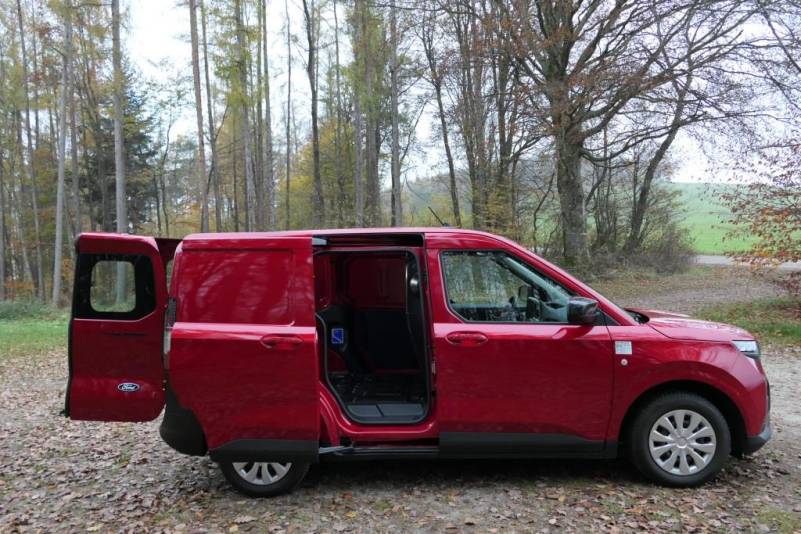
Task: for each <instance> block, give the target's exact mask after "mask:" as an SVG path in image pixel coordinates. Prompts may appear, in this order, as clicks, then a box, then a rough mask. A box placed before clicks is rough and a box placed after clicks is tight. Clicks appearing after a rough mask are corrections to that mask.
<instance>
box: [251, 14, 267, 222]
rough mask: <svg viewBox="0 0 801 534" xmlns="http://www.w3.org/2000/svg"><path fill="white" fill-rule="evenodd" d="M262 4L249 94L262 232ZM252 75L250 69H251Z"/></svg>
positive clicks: (263, 215) (263, 197)
mask: <svg viewBox="0 0 801 534" xmlns="http://www.w3.org/2000/svg"><path fill="white" fill-rule="evenodd" d="M262 7H263V6H262V3H261V2H260V1H259V2H257V4H256V8H257V9H256V19H257V21H256V25H257V28H258V35H257V37H256V80H255V82H254V83H253V84H252V85H251V94H252V95H253V99H254V100H255V101H256V106H255V107H256V109H255V121H254V122H255V123H256V139H255V140H254V150H255V159H256V170H255V172H254V183H255V193H256V195H255V196H256V230H258V231H259V232H263V231H264V229H265V225H266V224H267V216H266V203H265V202H264V200H265V194H264V114H263V113H264V107H263V105H262V94H261V91H262V87H263V83H264V79H263V77H262V76H263V74H262V71H261V67H262V57H261V56H262V50H263V47H262V44H263V43H262V36H263V34H264V31H263V28H262V21H263V17H262V13H261V12H262ZM251 73H252V68H251Z"/></svg>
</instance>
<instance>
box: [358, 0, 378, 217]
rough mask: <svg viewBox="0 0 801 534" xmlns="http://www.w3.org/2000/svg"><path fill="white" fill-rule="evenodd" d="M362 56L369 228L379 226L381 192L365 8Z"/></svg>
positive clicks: (364, 8) (368, 29)
mask: <svg viewBox="0 0 801 534" xmlns="http://www.w3.org/2000/svg"><path fill="white" fill-rule="evenodd" d="M361 19H362V34H361V37H362V41H363V44H362V54H363V59H364V77H365V94H366V95H367V96H368V106H367V110H366V118H367V120H366V124H365V132H364V135H365V149H366V151H367V154H366V160H367V161H366V163H367V165H366V178H367V180H366V183H365V193H366V199H365V202H366V206H365V207H366V210H365V211H366V219H367V220H366V223H367V225H369V226H380V225H381V190H380V188H379V183H378V124H377V122H378V117H377V114H378V113H377V110H376V109H375V108H376V105H375V102H374V100H375V98H374V95H373V88H374V82H375V80H374V78H375V60H374V58H373V57H372V56H371V55H370V51H369V47H368V46H367V44H368V43H370V42H371V41H372V39H371V38H370V37H371V33H372V32H370V28H369V27H368V21H367V13H366V7H363V9H362V17H361Z"/></svg>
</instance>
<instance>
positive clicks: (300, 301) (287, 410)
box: [169, 235, 320, 456]
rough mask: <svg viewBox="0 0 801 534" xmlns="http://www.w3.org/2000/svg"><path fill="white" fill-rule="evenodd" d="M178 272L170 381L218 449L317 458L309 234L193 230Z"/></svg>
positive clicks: (182, 251)
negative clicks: (220, 235)
mask: <svg viewBox="0 0 801 534" xmlns="http://www.w3.org/2000/svg"><path fill="white" fill-rule="evenodd" d="M201 237H202V236H201ZM174 273H175V274H174V283H173V285H172V287H171V296H172V298H174V299H175V300H176V303H177V321H176V322H175V324H174V325H173V329H172V341H171V350H170V356H169V379H170V384H171V386H172V388H173V390H174V391H175V394H176V396H177V399H178V401H179V402H180V404H181V405H182V406H183V407H185V408H188V409H190V410H192V411H193V412H194V414H195V416H196V417H197V419H198V420H199V421H200V424H201V425H202V427H203V430H204V433H205V436H206V442H207V444H208V448H209V450H210V451H211V453H212V456H214V455H215V450H217V453H219V452H220V451H229V452H230V451H231V450H234V451H236V450H240V451H243V450H246V449H248V447H250V448H251V449H253V450H259V449H261V450H265V451H266V450H268V449H273V450H274V451H278V452H277V453H276V455H277V456H282V455H284V454H285V453H286V454H287V455H288V454H290V453H291V451H292V450H293V449H298V451H300V454H302V455H307V454H314V455H316V449H317V443H318V437H319V417H320V416H319V393H318V384H319V381H318V373H319V371H318V358H317V353H316V343H317V333H316V329H315V321H314V275H313V268H312V257H311V239H310V238H308V237H271V236H263V235H262V236H259V237H255V236H254V237H245V236H240V237H239V238H238V239H230V240H224V241H223V240H203V239H201V238H199V237H194V238H191V239H189V240H187V241H185V242H184V243H183V244H182V246H181V248H180V249H179V254H178V256H177V259H176V264H175V267H174Z"/></svg>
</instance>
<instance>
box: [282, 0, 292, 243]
mask: <svg viewBox="0 0 801 534" xmlns="http://www.w3.org/2000/svg"><path fill="white" fill-rule="evenodd" d="M284 15H285V17H286V117H285V118H286V178H285V181H284V187H285V188H286V192H285V195H284V203H285V208H284V212H285V213H284V216H285V218H286V221H285V224H284V227H285V229H286V230H289V225H290V220H291V219H290V208H291V200H290V191H291V189H290V187H289V180H290V178H291V176H292V138H291V125H292V31H291V28H290V26H289V20H290V19H289V0H284Z"/></svg>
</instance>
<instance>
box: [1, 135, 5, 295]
mask: <svg viewBox="0 0 801 534" xmlns="http://www.w3.org/2000/svg"><path fill="white" fill-rule="evenodd" d="M3 169H4V162H3V152H2V151H0V301H2V300H5V298H6V185H5V177H4V176H3Z"/></svg>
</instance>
